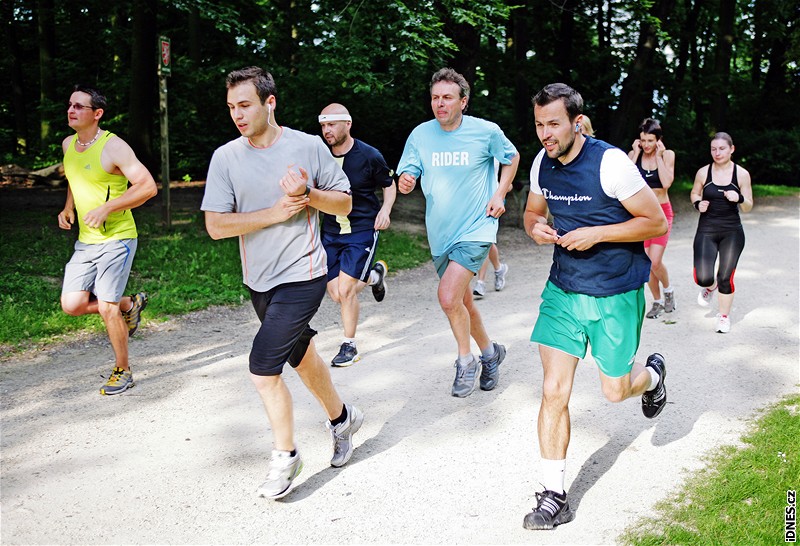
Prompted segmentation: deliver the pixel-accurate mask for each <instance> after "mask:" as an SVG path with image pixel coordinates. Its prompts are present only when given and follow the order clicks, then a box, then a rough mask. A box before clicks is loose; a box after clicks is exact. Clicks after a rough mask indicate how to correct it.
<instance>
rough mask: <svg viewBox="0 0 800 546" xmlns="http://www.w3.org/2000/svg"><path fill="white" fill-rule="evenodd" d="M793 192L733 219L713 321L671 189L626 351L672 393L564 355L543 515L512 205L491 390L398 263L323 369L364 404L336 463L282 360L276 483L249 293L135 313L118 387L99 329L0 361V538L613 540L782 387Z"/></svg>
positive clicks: (792, 353)
mask: <svg viewBox="0 0 800 546" xmlns="http://www.w3.org/2000/svg"><path fill="white" fill-rule="evenodd" d="M400 199H401V200H402V199H404V197H403V196H401V197H400ZM798 203H800V201H799V200H798V199H797V198H781V199H777V198H773V199H768V200H760V201H758V202H757V203H756V208H755V209H754V210H753V212H752V213H751V214H749V215H746V216H745V217H744V219H745V231H746V234H747V246H746V248H745V251H744V254H743V257H742V260H741V262H740V264H739V266H740V267H739V270H738V271H737V273H736V287H737V290H738V291H737V297H736V301H735V305H734V310H733V329H732V332H731V333H730V334H728V335H721V334H716V333H714V332H713V325H714V320H713V315H714V313H715V312H716V311H714V310H706V309H702V308H700V307H698V306H697V305H696V304H695V297H696V293H697V292H696V288H695V287H694V285H693V282H692V277H691V246H692V237H693V234H694V227H695V223H696V216H695V213H694V211H692V210H691V209H689V208H688V207H685V206H679V207H678V211H677V213H678V216H677V218H676V223H675V228H674V232H673V236H672V240H671V241H670V245H669V248H668V250H667V254H666V263H667V265H668V266H669V268H670V272H671V274H672V278H673V284H674V285H675V286H676V289H677V292H676V293H677V303H678V309H677V310H676V312H674V313H672V314H671V315H665V316H664V317H662V318H661V319H658V320H654V321H647V323H646V324H645V328H644V333H643V340H642V346H641V351H640V357H643V356H645V355H647V354H649V353H650V352H653V351H655V350H658V351H660V352H662V353H663V354H664V355H665V357H666V359H667V364H668V366H669V369H670V372H669V381H668V382H667V386H668V392H669V405H668V406H667V408H666V409H665V410H664V412H663V413H662V415H661V416H660V417H659V418H658V419H656V420H655V421H648V420H646V419H645V418H644V417H642V415H641V411H640V409H639V401H638V400H629V401H626V402H623V403H621V404H611V403H609V402H606V401H605V399H604V398H603V396H602V393H601V392H600V388H599V381H598V378H597V371H596V369H595V365H594V363H593V362H592V361H591V360H589V361H586V362H584V363H582V364H581V365H580V366H579V369H578V373H577V377H576V381H575V389H574V393H573V396H572V402H571V415H572V443H571V446H570V452H569V456H568V466H567V481H568V486H569V491H570V498H571V502H572V504H573V506H574V508H576V509H577V517H576V519H575V521H574V522H572V523H569V524H567V525H564V526H562V527H561V528H559V529H557V530H556V531H554V532H532V531H526V530H524V529H523V528H522V518H523V516H524V515H525V513H527V512H528V511H529V510H530V509H531V507H532V506H533V505H534V495H533V492H534V491H535V490H537V489H538V488H539V485H538V476H539V470H538V446H537V440H536V428H535V422H536V416H537V412H538V405H539V401H540V394H541V392H540V391H541V389H540V387H541V364H540V360H539V356H538V353H537V351H536V349H535V347H533V346H531V344H530V343H529V342H528V338H529V335H530V330H531V328H532V326H533V323H534V321H535V317H536V310H537V308H538V304H539V294H540V292H541V289H542V287H543V284H544V281H545V279H546V276H547V271H548V269H549V266H550V253H551V249H549V248H542V247H537V246H535V245H534V244H533V243H532V242H531V241H530V240H529V239H527V238H526V237H525V235H524V234H523V233H522V232H521V230H518V229H515V228H513V227H512V226H511V225H510V224H511V223H512V222H509V225H506V226H504V228H503V229H502V230H501V233H500V242H501V253H502V255H503V259H504V260H505V261H507V263H508V264H509V266H510V273H509V277H508V287H507V288H506V290H504V291H502V292H490V293H488V294H487V297H486V298H485V299H484V300H482V301H481V302H479V305H480V306H481V310H482V312H483V318H484V321H485V323H486V325H487V327H488V330H489V333H490V335H491V336H492V337H493V338H494V339H496V340H498V341H499V342H501V343H504V344H506V345H507V347H508V358H507V359H506V361H505V363H504V364H503V366H502V367H501V374H502V375H501V381H500V385H499V386H498V388H497V389H496V390H494V391H492V392H488V393H486V392H482V391H476V392H475V393H474V394H473V395H472V396H470V397H469V398H466V399H457V398H453V397H451V396H450V394H449V390H450V385H451V383H452V379H453V374H454V370H453V367H452V362H453V359H454V357H455V354H454V353H455V344H454V342H453V340H452V337H451V334H450V330H449V327H448V324H447V321H446V319H445V317H444V314H443V313H442V312H441V310H440V309H439V306H438V304H437V301H436V298H435V290H436V284H437V281H436V277H435V274H434V271H433V267H432V266H431V265H430V264H426V265H424V266H422V267H420V268H418V269H415V270H412V271H404V272H400V273H399V274H396V275H393V276H392V277H391V278H390V281H391V284H390V286H389V294H388V296H387V300H386V301H385V302H384V303H382V304H377V303H375V302H374V301H372V300H371V298H369V297H368V296H369V294H368V292H367V293H365V294H364V296H362V303H363V306H362V322H361V325H360V328H359V348H360V350H361V352H362V353H363V355H364V357H363V359H362V360H361V362H359V363H357V364H356V365H355V366H353V367H351V368H345V369H334V370H332V374H333V376H334V381H335V383H336V384H337V386H338V388H339V389H340V392H341V393H342V395H343V397H344V398H345V399H346V400H348V401H351V402H354V403H356V404H357V405H359V406H360V407H361V408H362V409H363V410H364V411H365V413H366V420H365V422H364V426H363V427H362V429H361V431H360V432H359V433H358V434H357V435H356V445H357V448H356V451H355V454H354V456H353V459H352V460H351V462H350V463H349V464H348V465H347V466H345V467H344V468H341V469H335V468H332V467H330V466H329V465H328V461H329V458H330V437H329V435H328V432H327V430H326V429H325V427H324V426H323V419H324V415H323V412H322V410H321V409H320V408H319V406H318V405H317V403H316V402H315V400H313V399H312V397H311V396H310V395H309V393H308V392H307V391H306V390H305V389H304V388H303V387H302V385H301V384H300V381H299V378H298V377H297V376H296V375H295V374H294V373H292V372H290V373H287V374H286V379H287V382H288V384H289V388H290V389H291V391H292V393H293V395H294V399H295V420H296V428H297V436H296V439H297V445H298V447H299V449H300V451H301V453H302V455H303V458H304V461H305V469H304V470H303V473H302V474H301V475H300V477H299V478H298V485H297V487H296V488H295V489H294V490H293V492H292V493H291V494H290V495H288V496H287V497H285V498H284V499H283V500H281V501H277V502H275V501H267V500H265V499H261V498H258V497H256V495H255V489H256V487H257V486H258V485H259V483H260V481H261V480H262V478H263V476H264V475H265V473H266V470H267V462H268V456H269V450H270V448H271V440H270V433H269V430H268V425H267V421H266V418H265V416H264V412H263V409H262V407H261V403H260V401H259V400H258V397H257V395H256V393H255V390H254V389H253V387H252V385H251V384H250V380H249V378H248V374H247V355H248V351H249V347H250V342H251V340H252V337H253V334H254V332H255V330H256V327H257V323H256V318H255V315H254V313H253V312H252V310H251V308H250V307H249V306H248V305H245V306H242V307H238V308H223V309H212V310H208V311H204V312H201V313H196V314H192V315H190V316H188V317H184V318H182V319H179V320H173V321H170V322H168V323H163V324H158V325H153V324H151V325H147V326H145V327H144V328H143V329H142V330H141V334H137V335H136V336H135V338H134V340H133V342H132V344H131V355H132V362H133V367H134V376H135V378H136V381H137V385H136V387H135V388H134V389H132V390H130V391H128V393H126V394H123V395H120V396H115V397H103V396H100V395H98V389H99V387H100V386H101V384H102V383H103V379H102V377H101V376H102V375H104V374H107V373H108V371H109V370H110V363H111V351H110V349H109V348H108V346H107V342H106V340H105V339H103V338H91V339H88V340H87V339H83V340H79V341H73V342H70V343H63V344H60V345H58V346H56V347H51V348H48V349H45V350H38V351H36V352H28V353H25V354H22V355H15V356H12V357H10V358H5V359H4V360H3V361H2V362H0V396H1V397H2V402H0V419H1V424H2V443H1V444H0V447H1V448H2V478H1V482H0V487H1V489H0V500H1V501H2V534H1V535H0V541H2V543H3V544H51V543H62V544H89V543H137V544H143V543H164V544H186V543H191V544H199V543H207V544H222V543H225V544H233V543H240V544H245V543H271V544H285V543H286V544H295V543H314V544H321V543H369V544H376V543H378V544H382V543H425V544H451V543H468V544H485V543H508V544H511V543H515V544H516V543H542V544H598V543H602V544H607V543H614V542H615V541H616V540H617V537H618V536H619V535H620V534H621V533H622V532H623V531H624V530H625V529H626V528H627V527H629V526H631V525H633V524H635V523H636V522H637V521H638V520H639V519H640V518H641V517H643V516H649V515H651V514H652V513H653V506H654V504H655V503H656V502H657V501H658V500H660V499H662V498H664V497H666V496H667V495H669V494H670V493H671V492H672V491H674V490H675V488H676V487H679V486H680V485H681V483H682V482H683V480H684V479H685V477H686V476H687V474H688V472H691V471H693V470H697V469H699V468H701V467H702V466H703V465H704V462H705V457H706V456H707V455H708V454H709V453H712V452H713V451H714V450H715V448H717V447H718V446H720V445H722V444H731V443H736V441H737V439H738V438H739V437H740V435H741V434H742V433H743V432H744V431H745V429H746V425H747V420H748V419H749V418H751V417H752V416H753V415H754V414H755V412H756V410H757V409H758V408H761V407H763V406H765V405H766V404H769V403H771V402H773V401H775V400H776V399H778V398H779V397H780V396H782V395H785V394H787V393H791V392H796V391H797V388H798V387H797V384H798V339H799V337H798V324H799V321H798V263H799V259H798V247H799V246H800V245H799V243H798V239H799V237H798V235H799V231H800V228H799V227H798ZM390 266H391V264H390ZM313 326H315V327H316V328H317V329H319V331H320V335H319V336H318V338H317V340H318V346H319V348H320V352H321V353H322V355H323V358H325V359H326V360H327V359H330V358H331V357H332V356H333V355H334V354H335V353H336V350H337V348H338V344H339V342H340V325H339V316H338V310H337V309H336V308H335V307H334V306H333V305H332V304H331V303H330V301H328V300H326V302H325V303H324V304H323V307H322V309H321V310H320V312H319V314H318V315H317V317H316V318H315V320H314V322H313ZM778 532H779V530H776V537H777V536H780V535H778V534H777V533H778Z"/></svg>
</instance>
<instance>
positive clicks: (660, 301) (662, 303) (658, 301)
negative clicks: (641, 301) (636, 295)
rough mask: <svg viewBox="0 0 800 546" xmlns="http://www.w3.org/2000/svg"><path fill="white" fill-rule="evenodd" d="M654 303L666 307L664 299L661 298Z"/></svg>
mask: <svg viewBox="0 0 800 546" xmlns="http://www.w3.org/2000/svg"><path fill="white" fill-rule="evenodd" d="M653 303H658V304H661V305H664V298H659V299H657V300H653Z"/></svg>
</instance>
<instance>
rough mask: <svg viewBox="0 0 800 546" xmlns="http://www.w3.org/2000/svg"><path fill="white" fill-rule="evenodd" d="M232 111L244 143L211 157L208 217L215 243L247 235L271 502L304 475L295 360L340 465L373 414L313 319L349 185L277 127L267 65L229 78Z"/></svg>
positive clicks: (314, 146)
mask: <svg viewBox="0 0 800 546" xmlns="http://www.w3.org/2000/svg"><path fill="white" fill-rule="evenodd" d="M226 86H227V88H228V109H229V110H230V115H231V118H232V119H233V121H234V123H235V124H236V127H237V128H238V129H239V132H240V133H241V134H242V136H241V137H240V138H237V139H236V140H233V141H231V142H229V143H227V144H225V145H224V146H221V147H220V148H218V149H217V150H216V151H215V152H214V155H213V157H212V158H211V165H210V166H209V169H208V177H207V180H206V190H205V196H204V197H203V204H202V206H201V208H202V210H203V211H205V217H206V229H207V230H208V233H209V235H211V237H212V238H213V239H222V238H226V237H239V249H240V253H241V260H242V276H243V279H244V284H245V285H246V286H247V287H248V289H249V291H250V297H251V300H252V302H253V307H254V308H255V311H256V315H257V316H258V318H259V320H260V321H261V328H260V329H259V331H258V333H257V334H256V337H255V339H254V340H253V348H252V350H251V352H250V377H251V379H252V380H253V383H254V384H255V386H256V390H257V391H258V393H259V395H260V396H261V400H262V401H263V403H264V407H265V408H266V410H267V417H268V418H269V421H270V425H271V428H272V431H273V437H274V449H273V452H272V458H271V460H270V467H269V472H268V475H267V480H266V481H265V482H264V483H263V484H262V485H261V487H259V489H258V493H259V495H261V496H262V497H267V498H273V499H277V498H281V497H283V496H285V495H286V494H288V492H289V490H290V488H291V485H292V482H293V480H294V478H295V477H297V475H298V474H299V473H300V471H301V470H302V468H303V463H302V460H301V459H300V455H299V453H298V452H297V449H296V447H295V444H294V424H293V418H292V397H291V394H290V393H289V390H288V389H287V387H286V384H285V383H284V382H283V379H282V378H281V374H282V372H283V366H284V364H285V363H286V362H288V363H289V365H290V366H292V367H293V368H295V370H296V371H297V373H298V374H299V375H300V377H301V378H302V380H303V383H305V385H306V386H307V387H308V388H309V390H311V392H312V394H314V396H315V397H316V398H317V399H318V400H319V401H320V403H321V405H322V407H323V409H324V410H325V412H326V414H327V415H328V419H329V421H328V422H327V423H326V425H327V427H328V428H329V429H330V432H331V436H332V438H333V458H332V459H331V465H333V466H337V467H338V466H342V465H344V464H345V463H347V461H348V460H350V457H351V456H352V454H353V442H352V437H353V434H354V433H355V432H356V431H358V429H359V428H360V427H361V423H362V422H363V419H364V414H363V413H362V412H361V410H359V409H358V408H357V407H355V406H352V405H349V404H348V405H345V404H344V403H343V402H342V400H341V398H339V395H338V393H337V392H336V389H335V388H334V386H333V383H332V382H331V377H330V373H329V371H328V367H327V366H326V365H325V363H324V362H323V361H322V359H321V358H320V356H319V354H318V353H317V350H316V347H315V345H314V342H313V339H312V338H313V336H314V335H315V334H316V331H314V330H313V329H312V328H311V327H310V326H309V322H310V320H311V318H312V317H313V316H314V314H315V313H316V312H317V309H318V308H319V305H320V303H321V301H322V298H323V297H324V296H325V288H326V284H327V276H326V273H327V265H326V258H325V251H324V249H323V248H322V245H321V243H320V238H319V219H318V211H322V212H325V213H327V214H334V215H338V214H340V215H346V214H348V213H349V212H350V209H351V207H352V199H351V197H350V183H349V181H348V180H347V177H346V176H345V174H344V172H343V171H342V169H341V168H340V167H339V166H338V165H337V164H336V162H335V161H334V159H333V158H332V157H331V155H330V153H329V152H328V149H327V147H326V146H325V144H324V143H323V142H322V140H321V139H320V138H319V137H316V136H312V135H307V134H305V133H301V132H299V131H295V130H292V129H289V128H288V127H279V126H278V125H277V124H276V123H275V108H276V105H277V98H276V94H277V90H276V87H275V82H274V80H273V79H272V75H271V74H270V73H269V72H266V71H265V70H263V69H261V68H258V67H249V68H244V69H242V70H236V71H233V72H231V73H230V74H228V77H227V79H226Z"/></svg>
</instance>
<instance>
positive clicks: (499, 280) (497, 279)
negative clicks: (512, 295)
mask: <svg viewBox="0 0 800 546" xmlns="http://www.w3.org/2000/svg"><path fill="white" fill-rule="evenodd" d="M507 274H508V265H506V264H500V269H498V270H497V271H495V272H494V289H495V290H496V291H497V292H500V291H501V290H502V289H503V288H505V287H506V275H507Z"/></svg>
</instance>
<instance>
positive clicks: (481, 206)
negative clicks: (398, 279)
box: [397, 68, 519, 398]
mask: <svg viewBox="0 0 800 546" xmlns="http://www.w3.org/2000/svg"><path fill="white" fill-rule="evenodd" d="M430 91H431V109H432V110H433V114H434V116H435V118H436V119H433V120H430V121H427V122H425V123H422V124H420V125H418V126H417V127H416V128H415V129H414V130H413V131H412V132H411V135H410V136H409V137H408V140H407V141H406V146H405V149H404V150H403V156H402V157H401V158H400V165H399V166H398V167H397V172H398V173H400V177H399V179H398V188H399V190H400V192H401V193H409V192H411V191H412V190H413V189H414V187H415V186H416V183H417V179H420V180H421V185H422V192H423V194H424V195H425V201H426V206H425V225H426V228H427V232H428V243H429V244H430V247H431V254H432V255H433V263H434V266H435V267H436V272H437V273H438V275H439V278H440V279H441V281H440V282H439V291H438V296H439V304H440V305H441V307H442V310H443V311H444V312H445V314H446V315H447V319H448V320H449V321H450V328H451V329H452V331H453V336H454V337H455V339H456V343H457V345H458V359H457V360H456V364H455V365H456V378H455V381H454V382H453V391H452V394H453V396H457V397H460V398H463V397H466V396H469V395H470V394H472V392H473V391H474V390H475V387H476V384H477V382H478V376H480V387H481V389H482V390H487V391H488V390H492V389H494V388H495V387H496V386H497V382H498V379H499V374H500V372H499V366H500V363H501V362H502V361H503V359H504V358H505V355H506V350H505V347H504V346H503V345H500V344H498V343H495V342H493V341H491V339H490V338H489V336H488V335H487V333H486V330H485V328H484V326H483V321H482V320H481V315H480V312H479V311H478V309H477V308H476V307H475V305H474V303H473V300H472V292H471V291H470V290H469V283H470V280H471V279H472V277H473V276H474V275H475V273H476V272H477V271H478V270H479V269H480V267H481V264H483V262H484V260H485V259H486V256H487V255H488V253H489V249H490V248H491V246H492V243H494V242H496V239H497V222H498V220H497V219H498V218H499V217H500V216H501V215H502V214H503V213H504V212H505V210H506V209H505V204H504V199H505V196H506V193H508V191H509V190H510V189H511V184H512V182H513V180H514V176H515V174H516V172H517V166H518V165H519V153H518V152H517V150H516V148H515V147H514V145H513V144H512V143H511V141H509V140H508V139H507V138H506V136H505V135H504V134H503V131H502V130H501V129H500V127H498V126H497V125H496V124H494V123H492V122H489V121H486V120H482V119H480V118H475V117H472V116H465V115H464V111H465V110H466V108H467V103H468V102H469V92H470V87H469V83H467V81H466V80H465V79H464V76H462V75H461V74H459V73H458V72H456V71H455V70H453V69H452V68H443V69H441V70H439V71H438V72H436V73H435V74H434V75H433V78H431V86H430ZM495 160H497V161H498V162H499V163H500V165H501V169H502V170H501V173H500V183H499V184H497V182H496V179H495V167H494V162H495ZM470 336H471V337H472V338H473V339H475V342H476V343H477V344H478V347H479V348H480V350H481V356H480V358H479V359H476V358H475V357H474V356H473V354H472V350H471V348H470Z"/></svg>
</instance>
